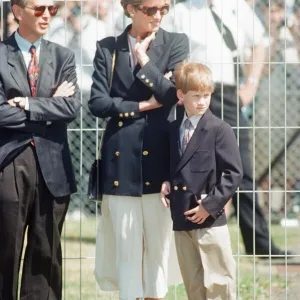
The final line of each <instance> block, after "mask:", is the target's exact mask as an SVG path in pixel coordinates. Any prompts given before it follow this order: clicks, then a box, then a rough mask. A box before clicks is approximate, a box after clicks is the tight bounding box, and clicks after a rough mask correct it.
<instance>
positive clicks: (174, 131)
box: [171, 119, 182, 166]
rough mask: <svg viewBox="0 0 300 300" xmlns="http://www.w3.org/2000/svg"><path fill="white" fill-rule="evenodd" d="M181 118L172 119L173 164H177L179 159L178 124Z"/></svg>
mask: <svg viewBox="0 0 300 300" xmlns="http://www.w3.org/2000/svg"><path fill="white" fill-rule="evenodd" d="M181 122H182V120H181V119H178V120H176V121H174V123H173V126H172V127H171V128H172V145H171V149H175V151H174V157H175V164H176V166H177V164H178V162H179V161H180V158H181V155H182V151H181V143H180V125H181Z"/></svg>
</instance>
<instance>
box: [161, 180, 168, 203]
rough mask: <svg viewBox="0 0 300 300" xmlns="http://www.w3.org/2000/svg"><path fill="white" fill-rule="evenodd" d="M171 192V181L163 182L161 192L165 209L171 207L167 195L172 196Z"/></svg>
mask: <svg viewBox="0 0 300 300" xmlns="http://www.w3.org/2000/svg"><path fill="white" fill-rule="evenodd" d="M170 190H171V187H170V182H169V181H165V182H163V184H162V185H161V190H160V201H161V203H162V204H163V206H164V207H169V206H170V200H169V199H168V198H166V195H168V194H170Z"/></svg>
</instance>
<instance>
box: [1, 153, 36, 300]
mask: <svg viewBox="0 0 300 300" xmlns="http://www.w3.org/2000/svg"><path fill="white" fill-rule="evenodd" d="M35 182H36V168H35V158H34V156H33V155H32V149H30V147H28V148H26V149H25V150H24V151H23V152H22V153H20V154H19V155H18V156H17V157H16V158H15V159H14V161H13V162H11V163H10V164H9V165H7V166H6V167H5V168H4V169H3V170H1V171H0V299H1V300H16V299H17V289H18V273H19V267H20V257H21V253H22V247H23V238H24V232H25V229H26V224H27V217H28V213H29V209H30V206H31V204H32V199H33V197H34V191H35Z"/></svg>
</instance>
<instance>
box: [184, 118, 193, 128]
mask: <svg viewBox="0 0 300 300" xmlns="http://www.w3.org/2000/svg"><path fill="white" fill-rule="evenodd" d="M192 126H193V125H192V122H191V121H190V119H189V118H186V119H185V121H184V128H185V129H187V130H190V129H191V128H192Z"/></svg>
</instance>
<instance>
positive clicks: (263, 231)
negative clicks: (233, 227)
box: [210, 91, 273, 254]
mask: <svg viewBox="0 0 300 300" xmlns="http://www.w3.org/2000/svg"><path fill="white" fill-rule="evenodd" d="M223 99H224V101H223V117H224V120H225V121H226V122H228V123H229V124H230V125H231V126H237V106H236V104H235V103H236V101H237V97H236V94H234V93H228V92H227V91H224V93H223ZM210 109H211V110H212V112H213V113H214V114H215V115H216V116H218V117H220V118H221V117H222V105H221V94H220V93H219V92H218V91H216V93H215V94H214V95H213V97H212V100H211V106H210ZM239 115H240V122H239V126H247V122H246V121H245V119H244V118H243V117H242V112H241V110H240V111H239ZM235 133H237V132H236V130H235ZM239 147H240V154H241V158H242V163H243V170H244V177H243V180H242V183H241V186H240V191H241V192H240V194H239V211H238V210H237V206H238V205H237V195H236V194H235V195H234V197H233V202H232V203H233V205H234V208H235V213H236V214H237V213H239V222H240V229H241V234H242V237H243V241H244V245H245V250H246V253H249V254H252V253H253V252H254V244H253V230H255V232H254V234H255V252H256V254H268V253H269V230H268V226H267V223H266V220H265V218H264V216H263V214H262V211H261V208H260V207H259V204H258V202H257V193H256V194H255V228H254V226H253V224H254V223H253V200H254V199H253V198H254V194H253V192H250V193H244V192H243V190H247V191H253V175H252V166H251V162H250V157H249V136H248V130H247V129H240V130H239ZM254 188H255V189H256V186H254ZM272 248H273V246H272Z"/></svg>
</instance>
